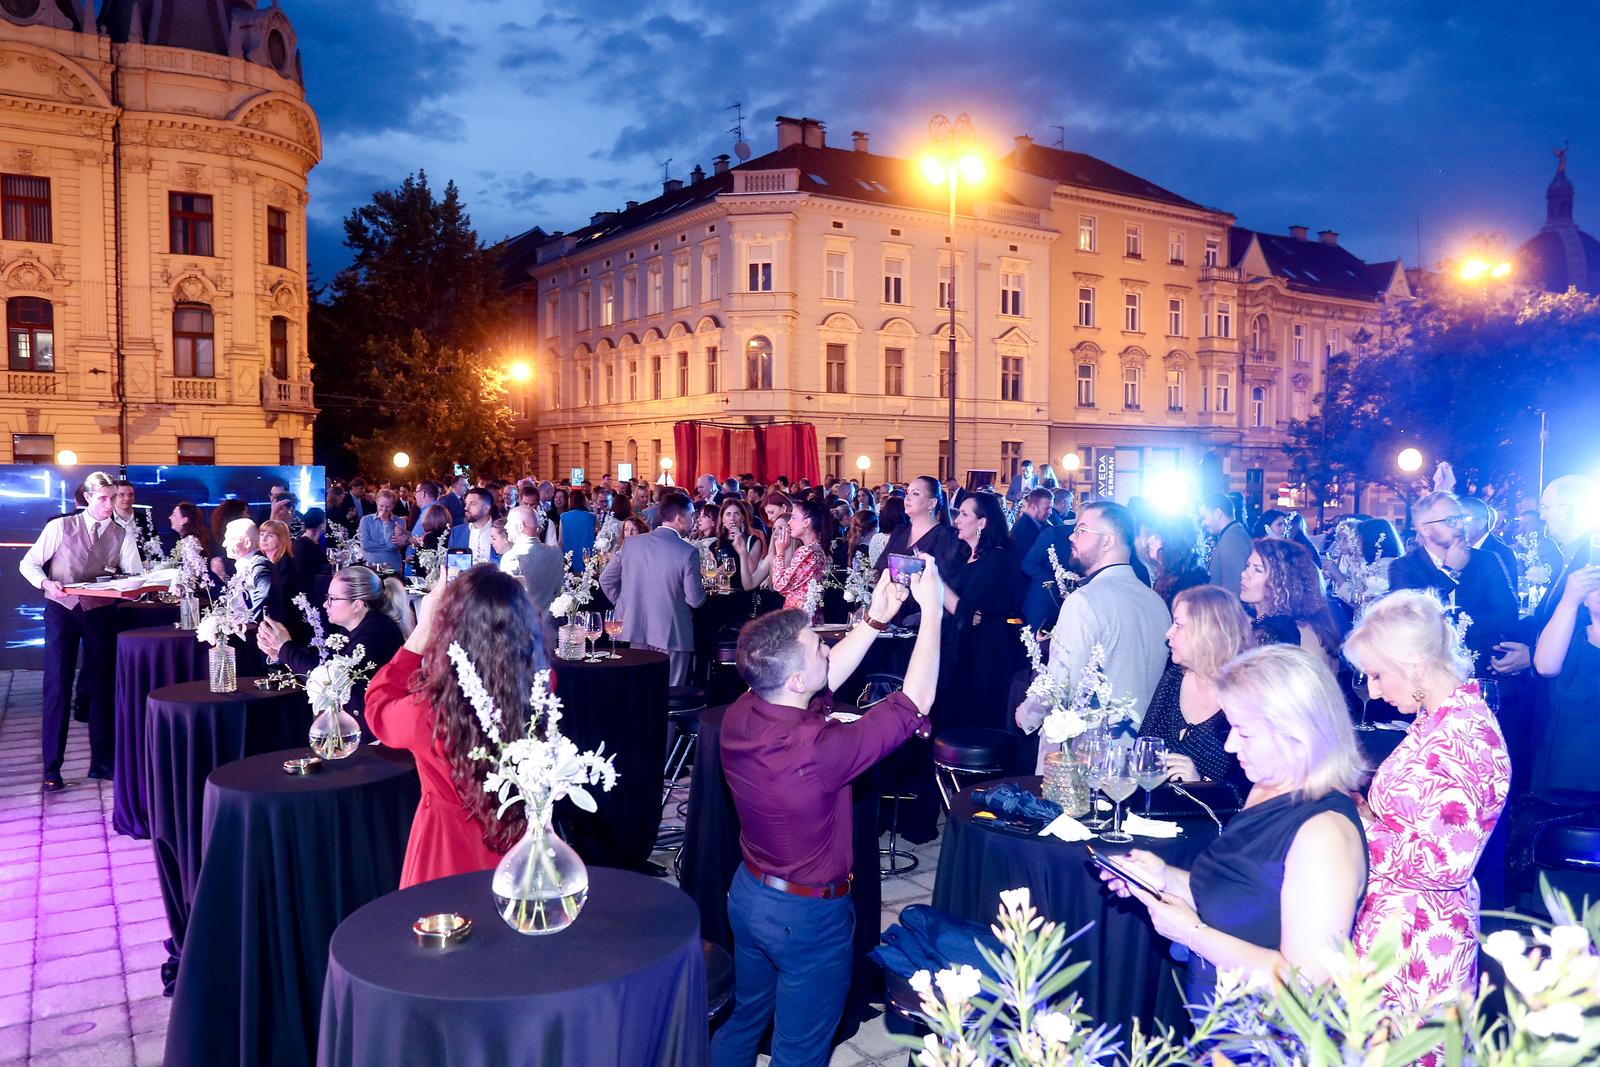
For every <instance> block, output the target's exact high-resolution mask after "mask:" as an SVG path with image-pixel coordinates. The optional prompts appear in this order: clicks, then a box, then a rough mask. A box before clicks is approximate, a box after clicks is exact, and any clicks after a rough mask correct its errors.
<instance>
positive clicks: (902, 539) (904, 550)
mask: <svg viewBox="0 0 1600 1067" xmlns="http://www.w3.org/2000/svg"><path fill="white" fill-rule="evenodd" d="M918 552H926V553H927V554H928V555H930V556H932V557H933V558H934V561H935V562H936V563H937V564H938V565H939V576H940V577H942V578H943V579H944V580H945V581H946V582H950V581H953V576H954V574H955V572H956V570H957V569H958V568H959V567H960V566H961V563H962V561H963V560H965V559H966V558H967V556H968V555H969V550H968V549H967V546H966V545H964V544H962V543H961V538H960V537H958V536H956V528H955V527H954V526H951V525H950V524H949V523H944V522H941V523H936V524H935V525H934V526H933V528H932V529H930V530H929V531H928V532H927V533H925V534H923V535H922V537H921V539H920V540H918V541H917V542H916V543H915V544H913V543H912V541H911V524H910V523H909V522H908V523H904V524H902V525H901V526H900V528H899V529H897V530H895V531H894V532H893V533H891V534H890V535H889V541H888V543H887V544H885V545H884V546H883V551H882V552H881V553H879V554H878V566H877V568H876V569H875V570H874V571H873V572H872V583H873V585H874V586H876V585H877V583H878V572H879V571H882V570H883V569H884V568H885V567H887V566H888V565H889V556H890V555H902V556H908V555H912V554H915V553H918ZM921 618H922V613H921V611H919V610H918V608H917V603H916V601H914V600H912V599H911V598H910V597H906V600H905V603H903V604H901V605H900V610H899V611H897V612H895V616H894V618H893V619H892V620H891V621H892V622H893V623H894V624H895V625H897V626H905V627H909V628H911V629H915V628H916V625H917V620H919V619H921Z"/></svg>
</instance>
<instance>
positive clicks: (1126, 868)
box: [1084, 845, 1167, 903]
mask: <svg viewBox="0 0 1600 1067" xmlns="http://www.w3.org/2000/svg"><path fill="white" fill-rule="evenodd" d="M1084 847H1085V848H1087V849H1088V850H1089V859H1090V860H1091V861H1092V862H1093V863H1094V865H1095V866H1096V867H1098V868H1099V869H1100V880H1101V881H1103V882H1107V883H1113V882H1116V881H1121V882H1124V883H1126V885H1129V886H1133V887H1135V888H1137V889H1141V890H1143V891H1144V892H1146V893H1148V894H1150V895H1151V896H1152V897H1154V898H1156V900H1158V901H1162V902H1163V903H1164V902H1165V901H1166V899H1167V898H1166V897H1165V896H1163V895H1162V893H1161V890H1159V889H1157V888H1156V887H1155V886H1153V885H1151V884H1150V881H1151V875H1150V874H1148V873H1146V872H1143V871H1140V872H1139V873H1135V872H1134V870H1133V867H1132V864H1130V863H1128V862H1126V861H1127V860H1128V859H1129V857H1126V856H1121V857H1118V859H1121V860H1123V861H1124V862H1122V863H1118V862H1117V861H1116V860H1113V859H1111V858H1110V857H1108V856H1106V855H1104V854H1103V853H1100V852H1097V851H1096V850H1095V847H1094V846H1093V845H1085V846H1084ZM1111 888H1112V890H1113V891H1114V892H1118V893H1119V895H1121V896H1126V895H1127V894H1125V893H1121V892H1120V891H1118V890H1117V887H1116V886H1115V885H1112V887H1111Z"/></svg>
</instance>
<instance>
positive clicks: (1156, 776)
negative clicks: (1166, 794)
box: [1133, 737, 1167, 815]
mask: <svg viewBox="0 0 1600 1067" xmlns="http://www.w3.org/2000/svg"><path fill="white" fill-rule="evenodd" d="M1133 773H1134V774H1135V775H1137V776H1138V778H1139V788H1140V789H1143V790H1144V813H1145V814H1146V815H1149V814H1150V797H1151V794H1153V793H1154V792H1155V790H1156V787H1157V786H1159V785H1161V783H1163V782H1165V781H1166V780H1167V742H1166V741H1165V740H1164V739H1163V738H1160V737H1141V738H1139V739H1138V740H1136V741H1134V743H1133Z"/></svg>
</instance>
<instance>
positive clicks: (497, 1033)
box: [317, 867, 710, 1067]
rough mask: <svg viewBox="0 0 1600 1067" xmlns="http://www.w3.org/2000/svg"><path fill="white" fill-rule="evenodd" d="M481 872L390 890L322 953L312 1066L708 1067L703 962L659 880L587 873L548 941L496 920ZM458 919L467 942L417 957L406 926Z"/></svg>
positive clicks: (679, 909) (680, 907)
mask: <svg viewBox="0 0 1600 1067" xmlns="http://www.w3.org/2000/svg"><path fill="white" fill-rule="evenodd" d="M492 878H493V872H492V871H480V872H477V873H475V874H461V875H456V876H454V877H452V878H440V879H438V880H437V881H432V882H424V883H423V884H421V885H417V886H412V887H411V888H410V889H405V890H402V891H401V892H398V893H391V894H390V895H389V896H386V897H384V898H382V899H381V900H375V901H373V902H372V903H371V904H368V905H367V906H366V907H364V908H362V909H361V910H359V911H357V912H356V913H355V914H354V915H351V916H350V917H349V918H348V919H346V920H345V921H344V922H343V923H341V924H340V926H339V929H338V932H336V933H335V934H334V935H333V942H332V944H331V945H330V946H329V948H328V980H327V986H326V988H325V989H324V991H323V995H322V1033H321V1038H320V1040H319V1041H318V1047H317V1063H318V1064H319V1065H321V1067H334V1065H339V1067H346V1065H350V1067H354V1065H367V1064H370V1065H372V1067H391V1065H392V1064H400V1063H416V1064H428V1065H430V1067H491V1065H499V1064H506V1063H515V1064H517V1065H518V1067H543V1065H548V1067H635V1065H637V1067H645V1065H659V1067H673V1065H683V1067H696V1065H699V1064H704V1063H707V1062H708V1061H709V1059H710V1051H709V1047H708V1040H707V1034H706V1022H705V1019H706V974H705V956H704V953H703V951H702V949H701V947H700V923H699V917H698V916H697V915H696V914H695V909H694V904H693V902H692V901H690V900H689V898H687V897H685V896H684V895H683V894H682V893H681V892H679V891H678V890H676V889H674V888H673V887H672V886H670V885H667V884H666V883H664V882H660V881H657V880H655V879H652V878H648V877H645V876H644V875H638V874H631V873H629V872H627V871H618V870H614V869H611V868H608V867H590V868H589V902H588V904H587V905H585V907H584V909H583V912H582V914H580V915H579V916H578V918H577V920H576V921H575V922H573V924H572V925H571V926H569V927H568V928H567V929H565V930H563V931H561V932H560V933H556V934H547V935H544V936H532V935H525V934H518V933H516V932H515V931H513V930H512V929H511V928H510V927H508V926H507V925H506V924H505V923H503V922H502V921H501V920H500V917H499V915H498V914H496V912H495V907H494V900H493V898H492V897H491V896H490V893H489V884H490V881H491V879H492ZM437 912H457V913H459V914H461V915H465V916H467V917H469V918H471V919H472V920H473V930H472V934H471V936H470V937H468V938H467V939H466V940H465V941H462V942H461V943H460V944H458V945H455V946H452V947H450V948H447V949H425V948H422V947H420V946H418V945H417V943H416V941H415V939H414V938H413V937H412V934H411V923H412V922H413V921H414V920H415V919H417V918H418V917H419V916H423V915H430V914H434V913H437Z"/></svg>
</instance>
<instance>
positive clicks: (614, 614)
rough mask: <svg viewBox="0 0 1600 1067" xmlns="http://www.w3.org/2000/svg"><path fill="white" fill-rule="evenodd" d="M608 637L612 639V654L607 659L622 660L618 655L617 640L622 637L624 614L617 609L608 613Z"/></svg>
mask: <svg viewBox="0 0 1600 1067" xmlns="http://www.w3.org/2000/svg"><path fill="white" fill-rule="evenodd" d="M606 636H607V637H609V638H611V652H610V653H609V654H608V655H607V656H606V659H621V658H622V657H621V656H620V655H619V654H618V653H617V638H619V637H621V636H622V612H620V611H618V610H617V609H616V608H612V609H611V610H610V611H608V612H606Z"/></svg>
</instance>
